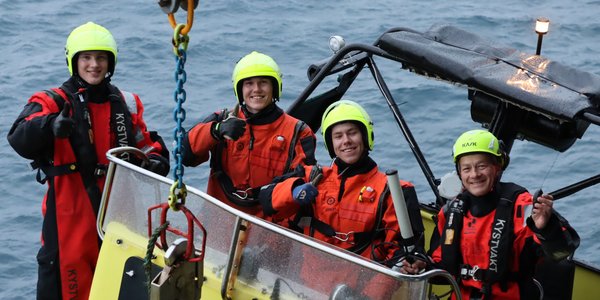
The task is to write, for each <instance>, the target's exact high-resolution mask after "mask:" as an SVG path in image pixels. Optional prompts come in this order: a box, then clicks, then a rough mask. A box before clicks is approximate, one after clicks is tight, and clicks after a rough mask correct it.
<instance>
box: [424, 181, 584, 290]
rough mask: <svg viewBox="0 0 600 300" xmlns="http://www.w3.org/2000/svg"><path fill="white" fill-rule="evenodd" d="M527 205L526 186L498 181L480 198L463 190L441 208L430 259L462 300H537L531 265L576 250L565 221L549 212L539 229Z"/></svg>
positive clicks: (575, 240) (529, 202) (576, 240)
mask: <svg viewBox="0 0 600 300" xmlns="http://www.w3.org/2000/svg"><path fill="white" fill-rule="evenodd" d="M532 204H533V202H532V196H531V194H529V192H527V190H526V189H525V188H523V187H521V186H519V185H516V184H514V183H498V184H497V185H496V186H495V188H494V191H492V192H490V193H489V194H487V195H485V196H482V197H475V196H473V195H471V194H470V193H469V192H468V191H465V192H463V193H462V194H460V195H459V196H458V197H457V198H456V199H454V200H452V201H449V202H448V203H446V205H445V206H444V207H443V208H442V209H441V210H440V212H439V214H438V216H437V218H438V219H437V230H436V231H434V234H433V236H432V241H431V251H432V253H431V256H432V258H433V261H434V262H436V263H438V264H439V267H441V268H443V269H445V270H447V271H449V272H450V273H452V274H453V275H455V276H456V277H457V278H458V279H459V282H460V288H461V293H462V296H463V299H539V290H538V289H537V287H536V286H534V282H533V275H534V271H535V265H536V263H537V262H538V261H539V259H540V258H542V257H543V256H545V257H547V258H550V259H553V260H557V261H558V260H561V259H564V258H566V257H568V256H569V255H571V254H572V253H573V252H574V251H575V249H576V248H577V246H578V245H579V237H578V235H577V233H576V232H575V231H574V230H573V229H572V228H571V227H570V226H569V225H568V222H567V221H566V220H565V219H564V218H562V216H560V215H559V214H558V213H557V212H555V211H553V213H552V217H551V218H550V220H549V222H548V224H547V225H546V227H545V228H543V229H542V230H539V229H537V228H536V227H535V225H534V223H533V220H532V219H531V218H530V217H529V216H530V214H531V213H530V212H531V206H532Z"/></svg>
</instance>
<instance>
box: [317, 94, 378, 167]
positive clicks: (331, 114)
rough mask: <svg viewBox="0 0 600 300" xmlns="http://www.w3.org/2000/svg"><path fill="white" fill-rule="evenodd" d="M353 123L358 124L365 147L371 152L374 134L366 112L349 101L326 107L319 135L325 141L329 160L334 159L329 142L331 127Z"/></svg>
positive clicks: (371, 122)
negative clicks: (342, 123) (343, 123)
mask: <svg viewBox="0 0 600 300" xmlns="http://www.w3.org/2000/svg"><path fill="white" fill-rule="evenodd" d="M348 121H353V122H356V123H358V124H360V125H361V126H360V128H361V131H362V134H363V140H364V143H365V146H366V147H367V149H369V150H373V145H374V144H375V134H374V133H373V121H371V117H369V114H368V113H367V111H366V110H365V109H364V108H362V106H360V105H359V104H358V103H356V102H354V101H350V100H339V101H337V102H335V103H333V104H331V105H329V107H327V109H325V112H324V113H323V118H322V120H321V134H322V135H323V139H324V140H325V148H326V149H327V151H329V156H331V158H334V157H335V152H334V150H333V145H332V142H331V128H333V125H335V124H338V123H341V122H348Z"/></svg>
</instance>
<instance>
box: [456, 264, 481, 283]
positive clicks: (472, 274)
mask: <svg viewBox="0 0 600 300" xmlns="http://www.w3.org/2000/svg"><path fill="white" fill-rule="evenodd" d="M483 271H484V270H483V269H480V268H479V266H473V267H471V266H469V265H461V267H460V277H461V278H462V279H464V280H467V279H473V280H475V281H481V280H482V279H483Z"/></svg>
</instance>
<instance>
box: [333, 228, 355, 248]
mask: <svg viewBox="0 0 600 300" xmlns="http://www.w3.org/2000/svg"><path fill="white" fill-rule="evenodd" d="M350 236H354V231H349V232H336V233H335V235H334V236H333V237H334V238H335V239H337V240H339V241H342V242H347V243H349V244H352V245H354V239H352V241H349V240H350Z"/></svg>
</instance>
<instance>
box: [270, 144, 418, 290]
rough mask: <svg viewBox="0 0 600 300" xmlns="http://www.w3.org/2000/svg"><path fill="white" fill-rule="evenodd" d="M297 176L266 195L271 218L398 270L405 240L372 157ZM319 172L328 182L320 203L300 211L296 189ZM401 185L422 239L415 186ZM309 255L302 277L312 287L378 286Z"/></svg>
mask: <svg viewBox="0 0 600 300" xmlns="http://www.w3.org/2000/svg"><path fill="white" fill-rule="evenodd" d="M317 169H321V170H320V171H317ZM296 172H297V176H299V177H290V178H287V179H283V181H281V182H279V183H274V184H272V185H269V186H266V187H265V188H264V189H263V191H261V193H260V200H261V202H262V206H263V208H264V210H265V214H266V215H274V216H276V217H278V218H288V217H289V216H292V215H295V219H296V222H297V223H296V224H293V225H295V226H297V227H298V228H299V229H300V230H301V231H302V232H303V233H304V234H306V235H309V236H311V237H314V238H316V239H319V240H322V241H324V242H327V243H329V244H331V245H335V246H337V247H340V248H343V249H346V250H348V251H351V252H354V253H356V254H358V255H361V256H363V257H365V258H367V259H370V260H374V261H376V262H379V263H382V264H385V265H388V266H392V265H394V263H395V262H396V261H397V258H395V255H396V254H397V251H398V243H400V240H401V239H402V238H401V236H400V231H399V229H400V228H399V225H398V220H397V218H396V213H395V210H394V205H393V201H392V197H391V195H390V193H389V188H388V186H387V177H386V175H385V174H384V173H383V172H381V171H379V168H378V167H377V164H376V163H375V161H373V160H372V159H371V158H370V157H369V156H368V155H365V156H363V157H362V158H361V159H360V160H359V161H358V162H356V163H354V164H352V165H347V164H345V163H344V162H342V161H341V160H339V159H336V160H334V163H333V165H332V166H331V167H322V168H321V167H317V166H305V167H304V168H303V169H301V170H299V171H296ZM319 172H322V178H321V180H320V181H319V182H318V183H317V185H316V187H317V189H318V195H317V197H316V199H315V202H314V203H313V204H312V206H311V207H310V208H308V209H306V208H302V207H300V206H299V205H298V204H297V203H296V202H295V201H294V199H293V196H292V190H293V188H294V187H295V186H297V185H299V184H303V183H304V182H309V181H312V179H313V178H314V177H315V176H316V175H315V174H317V173H319ZM400 183H401V186H402V191H403V194H404V198H405V200H406V202H407V207H408V210H409V215H410V219H411V224H412V225H413V229H414V233H415V236H420V234H421V233H423V231H424V229H423V223H422V220H421V217H420V212H419V204H418V199H417V194H416V192H415V188H414V186H413V185H412V184H411V183H410V182H406V181H400ZM309 254H311V253H305V257H304V261H303V266H302V278H304V279H305V280H306V281H307V282H313V283H315V284H317V285H318V284H319V283H318V282H315V281H321V283H322V284H323V287H325V286H331V285H332V284H335V282H352V281H354V280H363V281H365V283H364V284H369V285H372V284H373V283H374V282H372V280H370V278H369V279H365V278H362V279H359V278H355V279H354V280H353V279H352V278H351V277H352V276H354V275H357V274H349V273H348V272H343V271H341V270H338V269H333V270H332V269H326V268H323V266H327V265H328V264H327V263H326V262H323V261H322V260H323V257H321V256H314V255H309ZM313 256H314V257H313ZM315 272H317V273H318V275H317V274H316V273H315ZM315 276H318V278H319V279H316V277H315ZM325 281H326V282H325ZM367 282H368V283H367ZM382 284H383V282H382ZM363 286H364V285H363ZM365 289H367V290H370V291H366V292H365V293H366V294H368V295H371V296H373V295H377V294H376V291H375V290H376V288H375V287H374V286H372V287H371V288H368V287H365ZM380 290H382V289H380ZM374 293H375V294H374Z"/></svg>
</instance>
